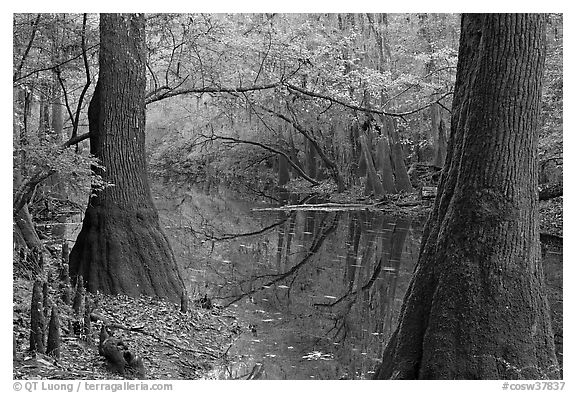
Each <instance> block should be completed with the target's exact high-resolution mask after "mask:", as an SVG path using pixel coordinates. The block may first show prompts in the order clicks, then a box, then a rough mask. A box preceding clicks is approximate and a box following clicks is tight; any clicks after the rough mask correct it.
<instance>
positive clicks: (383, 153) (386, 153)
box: [376, 135, 396, 194]
mask: <svg viewBox="0 0 576 393" xmlns="http://www.w3.org/2000/svg"><path fill="white" fill-rule="evenodd" d="M376 150H377V154H378V159H377V160H376V161H377V162H378V169H379V170H380V177H381V179H382V187H383V188H384V192H385V193H386V194H395V193H396V186H395V185H394V172H393V170H392V162H391V159H392V158H391V156H390V139H389V138H388V136H386V135H382V136H381V137H380V139H379V141H378V144H377V145H376Z"/></svg>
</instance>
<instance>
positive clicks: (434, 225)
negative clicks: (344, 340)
mask: <svg viewBox="0 0 576 393" xmlns="http://www.w3.org/2000/svg"><path fill="white" fill-rule="evenodd" d="M544 25H545V20H544V15H540V14H527V15H526V14H524V15H522V14H488V15H482V14H472V15H464V16H463V17H462V31H461V36H460V49H459V57H458V70H457V76H456V85H455V92H454V101H453V108H452V121H451V137H450V140H449V147H448V155H447V158H446V165H445V168H444V172H443V174H442V177H441V180H440V185H439V195H438V197H437V198H436V201H435V206H434V210H433V212H432V213H431V215H430V218H429V220H428V222H427V225H426V227H425V229H424V234H423V238H422V239H423V241H422V245H421V249H420V257H419V261H418V265H417V267H416V270H415V273H414V276H413V278H412V281H411V283H410V286H409V288H408V291H407V293H406V295H405V299H404V303H403V306H402V311H401V315H400V320H399V324H398V327H397V329H396V331H395V333H394V334H393V336H392V338H391V340H390V341H389V343H388V345H387V346H386V349H385V350H384V356H383V363H382V365H381V367H380V368H379V369H378V371H377V373H376V378H380V379H389V378H392V379H417V378H419V379H540V378H545V379H551V378H558V377H559V374H560V373H559V367H558V363H557V360H556V355H555V353H554V341H553V336H552V330H551V323H550V316H549V308H548V304H547V301H546V294H545V286H544V279H543V270H542V264H541V260H540V243H539V241H538V204H537V203H538V201H537V198H538V190H537V174H538V173H537V160H536V157H537V154H536V153H537V131H538V125H539V112H540V100H541V92H542V74H543V65H544V45H545V34H544Z"/></svg>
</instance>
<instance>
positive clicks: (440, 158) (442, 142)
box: [434, 119, 448, 168]
mask: <svg viewBox="0 0 576 393" xmlns="http://www.w3.org/2000/svg"><path fill="white" fill-rule="evenodd" d="M445 127H446V126H445V125H444V119H440V123H438V144H437V145H438V148H437V149H436V159H435V160H434V166H437V167H439V168H442V167H443V166H444V161H446V149H447V148H448V142H447V141H446V130H445Z"/></svg>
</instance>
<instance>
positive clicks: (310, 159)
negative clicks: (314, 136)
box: [306, 139, 317, 179]
mask: <svg viewBox="0 0 576 393" xmlns="http://www.w3.org/2000/svg"><path fill="white" fill-rule="evenodd" d="M306 169H307V173H308V176H310V177H311V178H312V179H316V172H317V168H316V149H315V148H314V145H313V144H312V142H310V140H309V139H306Z"/></svg>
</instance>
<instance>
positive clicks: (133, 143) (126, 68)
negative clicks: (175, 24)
mask: <svg viewBox="0 0 576 393" xmlns="http://www.w3.org/2000/svg"><path fill="white" fill-rule="evenodd" d="M145 55H146V46H145V37H144V15H141V14H137V15H133V14H102V15H101V17H100V74H99V80H98V83H97V86H96V89H95V92H94V96H93V97H92V100H91V102H90V106H89V109H88V119H89V127H90V150H91V153H92V154H94V155H95V156H96V157H98V158H99V159H100V160H101V162H102V164H103V165H104V166H105V167H106V171H104V172H101V175H102V176H103V178H104V179H105V180H106V181H108V182H110V183H112V184H114V185H113V186H111V187H107V188H106V189H104V190H103V191H101V192H97V193H96V194H95V195H94V196H92V197H91V198H90V202H89V206H88V209H87V210H86V214H85V217H84V221H83V223H82V230H81V232H80V234H79V235H78V239H77V240H76V243H75V245H74V248H73V249H72V252H71V253H70V275H71V277H77V276H78V275H82V276H83V277H84V280H85V282H86V285H87V288H88V290H89V291H91V292H96V291H100V292H103V293H109V294H119V293H123V294H127V295H131V296H137V295H140V294H145V295H150V296H159V297H163V298H167V299H170V300H172V301H174V302H177V303H179V302H180V299H181V297H182V295H183V294H184V292H185V289H184V283H183V281H182V278H181V276H180V272H179V270H178V267H177V265H176V260H175V258H174V254H173V252H172V249H171V247H170V245H169V243H168V240H167V238H166V236H165V235H164V233H163V231H162V229H161V228H160V225H159V221H158V213H157V211H156V209H155V207H154V204H153V202H152V197H151V195H150V187H149V184H148V174H147V172H146V163H145V155H144V133H145V125H146V124H145V122H146V118H145V112H144V94H145V88H146V78H145V77H146V74H145V61H146V59H145Z"/></svg>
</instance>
